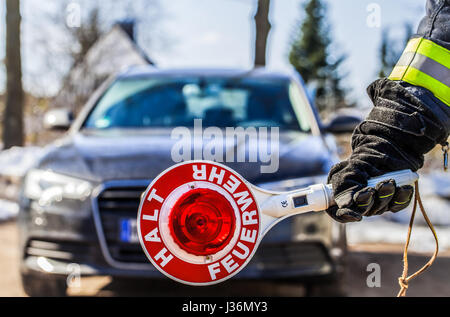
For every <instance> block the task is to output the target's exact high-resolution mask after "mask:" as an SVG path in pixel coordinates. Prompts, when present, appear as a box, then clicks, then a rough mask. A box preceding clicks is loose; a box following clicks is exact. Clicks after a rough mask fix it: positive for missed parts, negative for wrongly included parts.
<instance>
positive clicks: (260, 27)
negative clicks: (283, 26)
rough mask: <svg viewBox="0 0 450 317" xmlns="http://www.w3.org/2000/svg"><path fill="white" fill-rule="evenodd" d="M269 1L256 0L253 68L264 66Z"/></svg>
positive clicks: (268, 23) (268, 24)
mask: <svg viewBox="0 0 450 317" xmlns="http://www.w3.org/2000/svg"><path fill="white" fill-rule="evenodd" d="M269 11H270V0H258V7H257V9H256V14H255V17H254V18H255V29H256V30H255V61H254V65H255V67H258V66H266V55H267V38H268V36H269V32H270V28H271V25H270V21H269Z"/></svg>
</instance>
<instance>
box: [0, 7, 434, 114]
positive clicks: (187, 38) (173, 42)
mask: <svg viewBox="0 0 450 317" xmlns="http://www.w3.org/2000/svg"><path fill="white" fill-rule="evenodd" d="M57 1H58V0H46V1H45V2H42V1H34V0H24V3H25V4H26V3H27V2H29V3H34V4H35V5H36V4H38V5H39V6H42V4H43V3H45V5H46V6H52V3H56V2H57ZM76 1H77V0H73V2H76ZM159 2H160V7H161V9H162V12H163V16H162V18H161V21H160V23H161V24H162V25H161V27H160V28H159V30H163V31H159V32H160V33H161V32H162V34H159V36H163V37H164V36H165V35H166V34H167V35H168V38H169V40H170V45H167V46H164V45H162V46H160V47H158V48H153V49H151V50H150V49H148V48H146V51H147V53H148V55H149V56H150V57H151V58H152V59H153V60H154V61H155V62H156V63H157V65H158V66H159V67H163V68H171V67H231V68H235V67H242V68H249V67H251V66H252V59H253V45H252V44H253V15H254V13H255V5H256V0H159ZM325 2H326V3H327V5H328V16H329V22H330V25H331V34H330V35H331V37H332V39H333V52H336V56H339V55H341V54H346V55H347V56H348V57H347V60H346V61H345V63H344V64H343V67H342V72H343V73H345V74H347V77H346V80H345V81H344V85H345V86H346V87H347V88H349V92H350V98H351V99H353V100H355V101H357V102H358V104H359V105H366V106H367V105H368V104H369V100H368V98H367V96H366V92H365V90H366V87H367V86H368V85H369V84H370V83H371V82H372V81H373V80H375V79H376V78H377V77H376V75H377V71H378V68H379V58H378V51H379V45H380V39H381V32H382V30H383V28H386V27H389V28H390V29H391V30H392V36H393V37H394V38H397V39H398V42H399V44H400V46H401V45H402V43H403V40H404V39H403V37H404V36H403V33H402V32H403V25H404V24H405V22H409V23H411V24H412V25H413V27H414V30H416V29H417V25H418V23H419V21H420V19H421V18H422V17H423V15H424V13H425V0H396V1H392V0H377V1H374V0H327V1H325ZM302 3H304V0H272V2H271V9H270V10H271V12H270V20H271V24H272V29H271V32H270V35H269V41H268V57H267V59H268V65H267V67H268V68H270V69H276V70H284V69H288V68H289V67H290V65H289V62H288V57H287V56H288V52H289V43H290V41H291V38H292V35H293V34H294V31H295V29H296V27H297V26H298V25H299V21H300V20H301V18H302V17H303V12H302V9H301V4H302ZM23 6H24V5H22V7H23ZM38 9H39V7H35V8H33V10H38ZM33 10H31V9H30V8H29V7H28V6H27V8H22V14H23V15H24V17H23V20H24V23H27V21H28V20H30V15H32V14H34V12H33ZM372 10H375V11H372ZM4 11H5V10H4V6H3V5H0V18H1V20H2V22H1V23H0V43H1V44H0V59H2V58H3V56H4V43H3V42H4V24H3V23H4V21H3V20H4ZM378 13H379V15H377V14H378ZM373 17H379V18H380V19H379V21H380V24H379V25H377V23H376V22H377V20H373V19H372V18H373ZM368 20H369V23H368ZM23 30H26V32H30V33H31V32H39V30H35V29H33V28H30V27H27V26H26V25H25V26H24V27H23ZM23 32H25V31H23ZM137 32H138V40H139V38H140V35H141V36H142V35H143V33H144V34H145V32H147V30H145V29H140V28H138V29H137ZM50 36H51V35H50ZM24 38H27V35H26V34H25V35H24ZM29 42H30V41H27V40H25V46H26V47H25V48H24V51H26V52H30V51H31V52H32V51H33V49H32V48H30V47H29V46H30V45H29V44H28V43H29ZM24 56H26V60H25V61H24V64H25V65H26V68H27V69H28V68H30V69H32V68H33V65H34V64H37V63H39V59H38V58H37V57H36V55H34V54H32V53H31V54H30V53H27V54H24ZM24 58H25V57H24ZM27 69H25V70H24V72H25V73H26V72H27ZM44 75H45V74H44ZM3 87H4V68H3V67H2V66H1V67H0V90H2V88H3ZM25 87H27V83H25ZM55 87H56V86H55Z"/></svg>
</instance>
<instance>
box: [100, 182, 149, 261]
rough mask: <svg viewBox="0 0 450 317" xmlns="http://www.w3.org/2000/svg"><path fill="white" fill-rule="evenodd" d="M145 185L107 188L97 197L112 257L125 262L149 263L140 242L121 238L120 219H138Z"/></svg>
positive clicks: (104, 232)
mask: <svg viewBox="0 0 450 317" xmlns="http://www.w3.org/2000/svg"><path fill="white" fill-rule="evenodd" d="M145 189H146V188H145V187H143V186H127V187H112V188H107V189H105V190H104V191H103V192H101V193H100V195H99V196H98V197H97V204H98V211H99V215H100V220H101V224H102V229H103V234H104V236H105V240H106V244H107V247H108V251H109V253H110V255H111V257H112V258H113V259H114V260H116V261H119V262H125V263H148V260H147V258H146V256H145V254H144V252H143V251H142V248H141V246H140V245H139V244H138V243H128V242H122V241H121V240H120V221H121V220H122V219H136V217H137V212H138V209H139V203H140V197H141V194H142V193H143V192H144V191H145Z"/></svg>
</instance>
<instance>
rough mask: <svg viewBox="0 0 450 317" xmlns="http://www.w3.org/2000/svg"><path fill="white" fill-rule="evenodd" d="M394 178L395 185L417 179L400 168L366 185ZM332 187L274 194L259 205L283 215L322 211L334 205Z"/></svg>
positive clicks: (265, 209) (273, 212) (413, 174)
mask: <svg viewBox="0 0 450 317" xmlns="http://www.w3.org/2000/svg"><path fill="white" fill-rule="evenodd" d="M388 179H394V180H395V182H396V184H397V186H404V185H411V184H413V183H414V182H415V181H416V180H418V179H419V175H418V174H417V173H414V172H412V171H411V170H402V171H397V172H392V173H387V174H384V175H381V176H378V177H374V178H371V179H369V180H368V182H367V186H370V187H375V185H376V184H378V183H379V182H381V181H383V180H388ZM334 204H335V202H334V199H333V188H332V187H331V185H330V184H328V185H324V184H316V185H311V186H309V187H306V188H302V189H298V190H295V191H291V192H287V193H283V194H278V195H274V196H272V197H271V198H269V199H267V200H266V201H265V202H264V203H263V204H262V206H261V210H262V212H263V213H264V214H266V215H269V216H272V217H276V218H279V217H283V216H287V215H294V214H299V213H303V212H309V211H322V210H326V209H328V207H330V206H332V205H334Z"/></svg>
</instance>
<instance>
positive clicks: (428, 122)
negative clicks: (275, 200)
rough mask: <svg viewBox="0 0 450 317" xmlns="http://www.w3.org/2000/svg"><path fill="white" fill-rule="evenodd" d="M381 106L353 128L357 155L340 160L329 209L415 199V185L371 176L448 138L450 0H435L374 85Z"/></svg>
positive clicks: (345, 210)
mask: <svg viewBox="0 0 450 317" xmlns="http://www.w3.org/2000/svg"><path fill="white" fill-rule="evenodd" d="M367 91H368V94H369V96H370V98H371V100H372V101H373V104H374V107H373V109H372V111H371V112H370V114H369V115H368V117H367V118H366V119H365V121H363V122H362V123H361V124H360V125H359V126H358V127H357V128H356V129H355V131H354V133H353V136H352V150H353V151H352V154H351V156H350V157H349V158H348V159H347V160H345V161H343V162H340V163H338V164H337V165H335V166H333V168H332V169H331V171H330V173H329V179H328V180H329V182H330V183H331V184H332V185H333V190H334V197H335V200H336V203H337V206H335V207H333V208H330V209H329V210H327V212H328V214H330V216H332V217H333V218H334V219H335V220H337V221H340V222H350V221H359V220H361V219H362V217H363V216H372V215H379V214H382V213H384V212H385V211H388V210H390V211H393V212H397V211H399V210H401V209H404V208H405V207H407V206H408V204H409V202H410V201H411V198H412V194H413V188H412V187H411V186H403V187H397V186H396V184H395V182H393V181H386V182H383V183H380V184H378V185H377V186H376V187H375V188H370V187H367V186H366V185H367V180H368V179H369V178H371V177H375V176H379V175H382V174H385V173H388V172H391V171H396V170H402V169H411V170H413V171H417V170H418V169H420V168H421V167H422V166H423V162H424V155H425V154H426V153H427V152H429V151H430V150H431V149H432V148H433V147H435V146H436V144H442V145H444V144H445V143H446V141H447V138H448V136H449V131H450V0H440V1H439V0H429V1H428V2H427V14H426V17H425V18H424V19H423V20H422V21H421V23H420V26H419V29H418V32H417V34H416V35H415V36H413V37H412V38H411V40H410V41H409V43H408V44H407V46H406V48H405V50H404V52H403V54H402V56H401V58H400V59H399V61H398V63H397V65H396V66H395V68H394V69H393V71H392V73H391V75H390V76H389V78H383V79H379V80H377V81H375V82H374V83H372V84H371V85H370V86H369V87H368V90H367Z"/></svg>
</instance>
